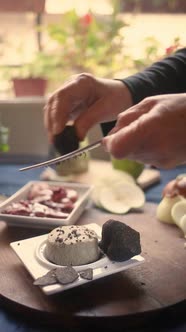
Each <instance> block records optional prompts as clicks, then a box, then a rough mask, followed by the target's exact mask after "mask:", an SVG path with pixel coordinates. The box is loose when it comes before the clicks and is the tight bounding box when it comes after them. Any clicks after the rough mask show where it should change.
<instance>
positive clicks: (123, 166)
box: [111, 158, 144, 179]
mask: <svg viewBox="0 0 186 332" xmlns="http://www.w3.org/2000/svg"><path fill="white" fill-rule="evenodd" d="M111 162H112V165H113V167H114V168H115V169H119V170H121V171H125V172H127V173H129V174H131V175H132V176H133V177H134V178H135V179H137V178H138V176H139V175H140V174H141V173H142V171H143V169H144V164H141V163H139V162H137V161H134V160H129V159H115V158H111Z"/></svg>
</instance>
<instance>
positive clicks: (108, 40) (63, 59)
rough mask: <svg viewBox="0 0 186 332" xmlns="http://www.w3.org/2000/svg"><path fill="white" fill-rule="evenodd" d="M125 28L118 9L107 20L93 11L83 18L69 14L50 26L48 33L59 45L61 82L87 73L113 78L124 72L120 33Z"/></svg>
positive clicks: (66, 13) (123, 55) (114, 9)
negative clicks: (116, 74) (122, 70)
mask: <svg viewBox="0 0 186 332" xmlns="http://www.w3.org/2000/svg"><path fill="white" fill-rule="evenodd" d="M114 3H116V4H117V2H114ZM125 26H126V23H125V22H124V20H123V19H122V18H121V17H120V13H119V9H118V8H117V6H115V7H114V8H113V13H112V14H111V15H107V16H102V15H95V14H93V13H92V12H91V11H89V12H87V14H85V15H83V16H80V15H78V14H77V12H76V11H75V10H70V11H68V12H65V13H64V14H63V15H62V20H61V22H59V23H53V24H49V25H48V26H47V32H48V35H49V37H50V38H51V40H52V41H53V42H54V45H56V49H55V55H58V59H59V60H60V69H61V71H60V75H61V76H60V77H61V79H62V80H63V79H64V80H66V78H68V77H69V76H70V75H71V74H76V73H80V72H85V71H87V72H91V73H92V74H95V75H99V76H102V77H106V76H107V77H111V76H112V75H113V74H115V73H116V72H118V71H119V70H120V69H121V68H123V61H124V58H125V54H124V52H123V41H124V37H123V33H122V32H121V29H123V28H124V27H125ZM58 75H59V73H58Z"/></svg>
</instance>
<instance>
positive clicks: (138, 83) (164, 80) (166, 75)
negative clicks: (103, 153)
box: [101, 48, 186, 136]
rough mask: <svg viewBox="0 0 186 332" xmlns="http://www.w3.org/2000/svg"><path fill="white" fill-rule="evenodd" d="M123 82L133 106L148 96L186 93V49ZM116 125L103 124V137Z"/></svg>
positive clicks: (111, 123)
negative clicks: (128, 91) (130, 95)
mask: <svg viewBox="0 0 186 332" xmlns="http://www.w3.org/2000/svg"><path fill="white" fill-rule="evenodd" d="M121 81H122V82H123V83H125V84H126V85H127V87H128V88H129V90H130V92H131V94H132V99H133V104H137V103H139V102H140V101H141V100H143V99H144V98H145V97H148V96H155V95H160V94H168V93H183V92H186V48H182V49H180V50H178V51H177V52H176V53H174V54H173V55H171V56H169V57H166V58H164V59H163V60H161V61H157V62H155V63H154V64H152V65H151V66H149V67H148V68H146V69H145V70H143V71H142V72H139V73H137V74H134V75H131V76H129V77H127V78H124V79H121ZM114 125H115V122H114V121H112V122H108V123H102V124H101V129H102V132H103V135H104V136H105V135H107V133H108V132H109V131H110V130H111V129H112V127H113V126H114Z"/></svg>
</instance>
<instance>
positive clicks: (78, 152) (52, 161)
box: [19, 139, 102, 172]
mask: <svg viewBox="0 0 186 332" xmlns="http://www.w3.org/2000/svg"><path fill="white" fill-rule="evenodd" d="M101 141H102V140H101V139H100V140H99V141H96V142H94V143H92V144H89V145H87V146H85V147H83V148H80V149H77V150H74V151H72V152H70V153H67V154H65V155H63V156H60V157H57V158H54V159H50V160H47V161H43V162H41V163H38V164H34V165H31V166H27V167H23V168H20V169H19V171H21V172H22V171H28V170H30V169H34V168H39V167H44V166H50V165H53V164H57V163H60V162H62V161H65V160H68V159H71V158H74V157H77V156H79V155H81V154H83V153H85V152H88V151H90V150H93V149H95V148H97V147H99V146H100V145H101Z"/></svg>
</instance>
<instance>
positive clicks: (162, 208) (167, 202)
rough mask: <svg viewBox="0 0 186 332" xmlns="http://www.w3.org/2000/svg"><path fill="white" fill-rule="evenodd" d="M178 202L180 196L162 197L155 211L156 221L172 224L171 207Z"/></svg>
mask: <svg viewBox="0 0 186 332" xmlns="http://www.w3.org/2000/svg"><path fill="white" fill-rule="evenodd" d="M180 200H181V197H180V196H174V197H171V196H164V197H163V199H162V200H161V202H160V203H159V205H158V207H157V210H156V217H157V219H158V220H160V221H162V222H165V223H168V224H174V220H173V217H172V215H171V210H172V207H173V206H174V205H175V204H176V203H177V202H179V201H180Z"/></svg>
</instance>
